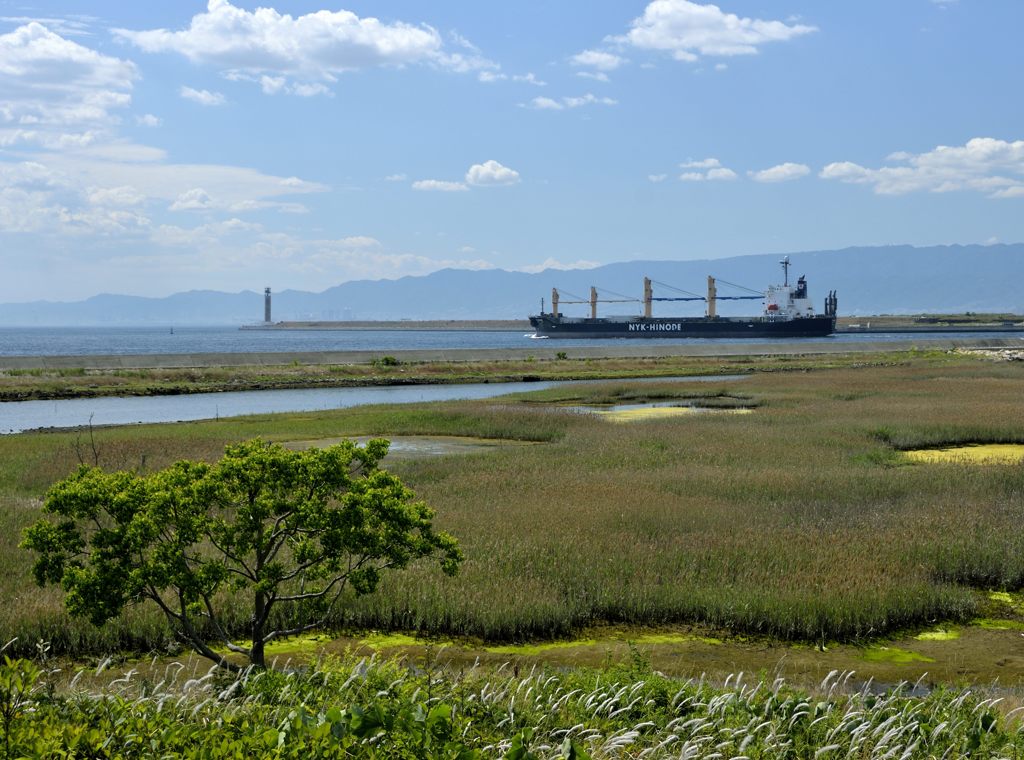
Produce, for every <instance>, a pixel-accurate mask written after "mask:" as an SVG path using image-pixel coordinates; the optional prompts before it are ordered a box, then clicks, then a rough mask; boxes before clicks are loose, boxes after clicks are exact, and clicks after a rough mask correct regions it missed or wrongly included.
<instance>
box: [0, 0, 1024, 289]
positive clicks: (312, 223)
mask: <svg viewBox="0 0 1024 760" xmlns="http://www.w3.org/2000/svg"><path fill="white" fill-rule="evenodd" d="M1022 28H1024V3H1021V2H1019V0H984V1H982V0H944V1H942V2H939V1H938V0H899V2H891V0H885V1H882V0H858V1H856V2H854V1H853V0H850V1H849V2H827V3H824V2H820V1H813V0H775V1H774V2H765V1H764V0H761V2H750V1H748V0H723V2H722V3H721V4H720V5H711V4H706V3H699V2H688V1H687V0H653V1H651V2H627V1H626V0H616V1H615V2H609V1H605V2H584V1H579V2H573V1H568V0H566V1H563V2H557V3H536V2H517V3H503V2H476V3H473V2H440V1H439V2H433V3H423V2H391V1H389V0H376V1H374V2H370V1H368V0H367V1H365V2H345V3H344V4H325V3H323V2H283V1H281V2H278V3H277V4H274V5H271V4H270V3H268V4H267V5H265V6H263V7H261V6H258V5H255V4H253V3H248V2H243V0H232V2H228V0H211V2H209V3H203V2H186V1H184V0H176V1H175V2H173V3H170V2H164V3H148V2H147V3H134V4H128V3H124V2H89V3H83V2H66V3H64V2H45V3H32V2H26V1H25V0H0V265H2V270H3V272H4V275H3V277H2V278H0V301H5V302H13V301H28V300H36V299H42V298H45V299H49V300H73V299H79V298H85V297H88V296H90V295H93V294H96V293H100V292H117V293H132V294H138V295H148V296H160V295H166V294H169V293H172V292H176V291H180V290H190V289H207V288H208V289H216V290H226V291H238V290H243V289H256V290H259V289H262V288H263V287H265V286H268V285H269V286H271V287H273V288H274V289H275V290H283V289H286V288H298V289H305V290H322V289H324V288H326V287H330V286H331V285H335V284H337V283H340V282H344V281H347V280H353V279H378V278H385V277H386V278H394V277H400V276H404V275H410V274H412V275H415V274H425V273H428V272H431V271H435V270H437V269H441V268H444V267H465V268H486V267H500V268H504V269H518V270H526V271H538V270H540V269H543V268H546V267H577V266H584V267H585V266H593V265H597V264H602V263H608V262H612V261H621V260H627V259H694V258H716V257H722V256H732V255H738V254H744V253H764V252H782V251H787V252H788V251H799V250H812V249H825V248H842V247H846V246H854V245H882V244H890V243H910V244H915V245H934V244H944V243H977V242H981V243H986V242H988V243H994V242H1019V241H1021V240H1024V229H1022V228H1024V99H1022V98H1021V97H1020V89H1021V84H1020V76H1021V73H1022V72H1024V47H1022V46H1021V45H1020V42H1019V34H1020V30H1021V29H1022Z"/></svg>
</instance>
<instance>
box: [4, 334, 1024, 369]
mask: <svg viewBox="0 0 1024 760" xmlns="http://www.w3.org/2000/svg"><path fill="white" fill-rule="evenodd" d="M1022 347H1024V339H1021V338H984V339H973V340H972V339H970V338H951V339H934V338H919V339H907V340H893V341H863V342H860V341H858V342H846V341H843V342H839V341H837V342H817V343H801V342H786V343H734V344H723V343H702V344H693V345H664V344H659V342H658V341H654V340H650V341H646V340H645V341H637V342H629V343H626V344H624V345H615V346H593V347H590V346H573V347H568V346H566V347H564V348H563V347H560V346H559V345H558V343H557V342H556V341H543V342H542V343H541V342H539V343H538V345H537V346H536V347H530V348H524V349H518V348H516V349H508V348H478V349H472V348H471V349H430V350H401V351H305V352H288V353H238V354H236V353H209V354H126V355H110V354H107V355H94V356H89V355H83V356H0V370H8V369H22V370H26V369H43V370H58V369H79V368H81V369H93V370H118V369H190V368H201V367H253V366H255V367H261V366H262V367H274V366H283V365H288V364H299V365H303V364H306V365H309V364H313V365H316V364H328V365H329V364H369V363H371V362H373V361H376V360H379V359H381V358H382V357H384V356H392V357H394V358H395V359H397V360H398V361H400V362H413V363H415V362H497V361H522V360H526V359H530V358H534V359H555V358H558V356H557V355H558V354H560V353H564V354H565V356H566V358H569V359H621V358H638V359H639V358H655V357H663V356H707V357H714V356H722V357H726V356H794V355H801V354H804V355H809V354H859V353H880V352H886V351H909V350H911V349H915V348H917V349H922V350H926V349H937V350H949V349H953V348H996V349H998V348H1022Z"/></svg>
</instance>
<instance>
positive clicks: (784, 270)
mask: <svg viewBox="0 0 1024 760" xmlns="http://www.w3.org/2000/svg"><path fill="white" fill-rule="evenodd" d="M779 263H780V264H782V275H783V276H782V279H783V283H782V284H783V286H784V287H788V286H789V256H786V257H785V258H784V259H783V260H782V261H780V262H779Z"/></svg>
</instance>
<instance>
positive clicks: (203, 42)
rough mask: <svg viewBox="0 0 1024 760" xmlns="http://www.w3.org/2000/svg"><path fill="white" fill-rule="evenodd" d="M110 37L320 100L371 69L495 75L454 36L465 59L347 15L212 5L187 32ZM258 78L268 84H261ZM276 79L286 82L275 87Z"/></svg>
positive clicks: (417, 36) (414, 34)
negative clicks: (341, 79) (348, 77)
mask: <svg viewBox="0 0 1024 760" xmlns="http://www.w3.org/2000/svg"><path fill="white" fill-rule="evenodd" d="M113 31H114V34H115V35H116V36H118V37H120V38H121V39H124V40H127V41H129V42H131V43H132V44H133V45H135V46H137V47H138V48H140V49H142V50H144V51H146V52H149V53H164V52H173V53H178V54H180V55H183V56H185V57H186V58H188V59H189V60H190V61H193V62H194V63H201V64H208V65H211V66H215V67H217V68H218V69H220V70H221V71H223V72H226V73H229V74H233V75H236V76H237V75H243V76H245V77H248V78H253V79H254V81H258V82H260V84H261V86H262V87H263V88H264V91H265V92H266V91H268V88H269V91H271V92H290V93H293V94H297V95H310V94H319V93H321V92H323V91H326V87H325V86H324V83H328V84H329V83H332V82H334V81H336V80H337V77H338V75H340V74H343V73H344V72H347V71H355V70H358V69H365V68H370V67H375V66H393V67H400V66H405V65H409V64H427V65H431V66H436V67H438V68H442V69H447V70H449V71H456V72H466V71H480V70H483V69H495V68H497V66H496V64H494V63H493V62H491V61H488V60H487V59H485V58H483V57H481V56H480V55H479V54H478V53H477V52H476V49H475V48H474V47H473V46H472V44H471V43H469V42H468V41H466V40H464V39H463V38H461V37H458V36H457V35H456V41H457V42H456V44H457V45H458V46H459V47H460V48H462V50H463V51H464V52H450V51H449V50H447V49H446V48H445V44H444V40H443V39H442V38H441V35H440V34H439V33H438V32H437V30H436V29H434V28H432V27H430V26H427V25H426V24H410V23H406V22H403V21H394V22H384V21H381V20H380V19H377V18H373V17H365V18H360V17H359V16H357V15H356V14H355V13H352V12H350V11H346V10H339V11H328V10H322V11H317V12H315V13H307V14H304V15H299V16H292V15H290V14H287V13H280V12H278V11H277V10H275V9H274V8H269V7H261V8H256V10H254V11H249V10H246V9H244V8H239V7H236V6H234V5H232V4H231V3H230V2H229V1H228V0H209V3H208V4H207V7H206V11H205V12H202V13H197V14H196V15H195V16H193V17H192V21H191V23H190V24H189V26H188V28H186V29H180V30H177V31H171V30H169V29H148V30H139V31H136V30H130V29H115V30H113ZM263 75H266V76H268V77H269V78H270V80H269V81H268V82H263V81H262V80H261V77H262V76H263ZM281 78H286V81H280V82H279V81H278V80H280V79H281ZM292 80H295V82H297V83H299V84H293V83H292ZM317 83H319V84H320V88H317V89H314V90H309V89H307V90H302V89H301V88H300V85H301V84H306V85H309V84H317Z"/></svg>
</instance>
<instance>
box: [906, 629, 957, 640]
mask: <svg viewBox="0 0 1024 760" xmlns="http://www.w3.org/2000/svg"><path fill="white" fill-rule="evenodd" d="M914 638H915V639H917V640H918V641H955V640H956V639H958V638H960V631H959V630H957V629H956V628H936V629H934V630H932V631H922V632H921V633H919V634H917V635H916V636H915V637H914Z"/></svg>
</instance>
